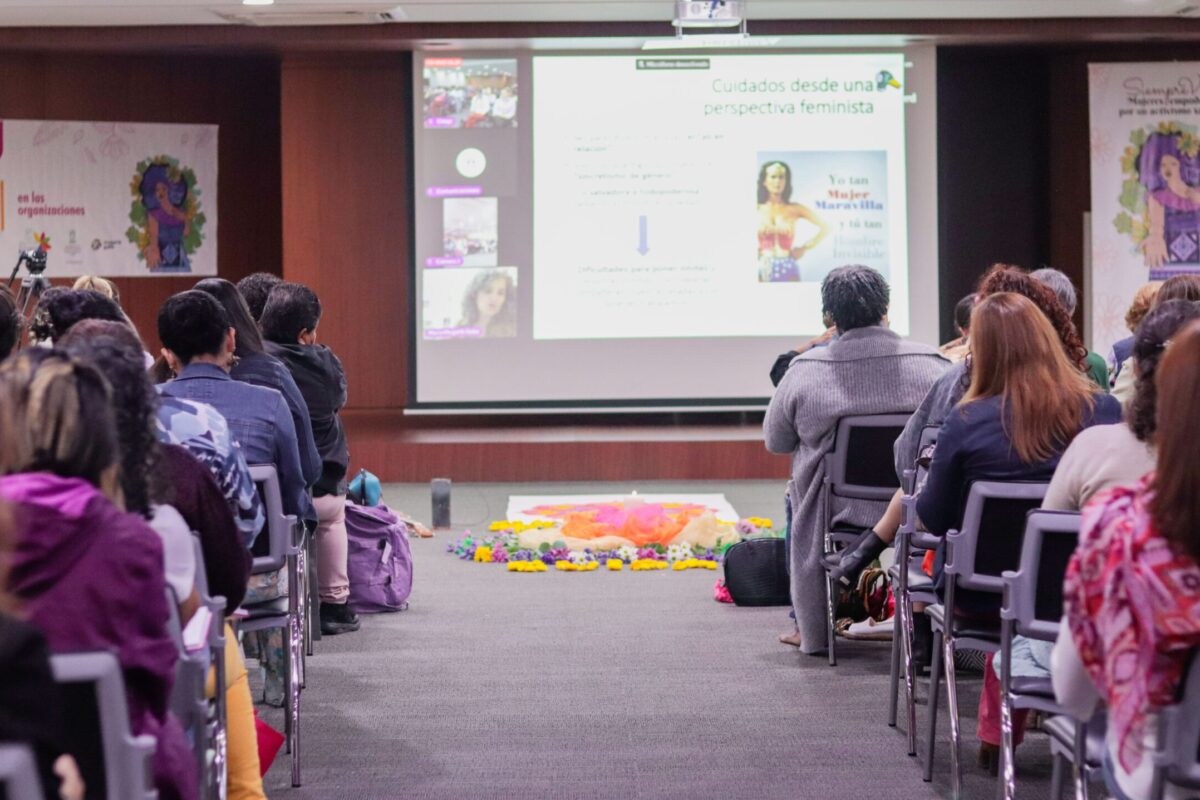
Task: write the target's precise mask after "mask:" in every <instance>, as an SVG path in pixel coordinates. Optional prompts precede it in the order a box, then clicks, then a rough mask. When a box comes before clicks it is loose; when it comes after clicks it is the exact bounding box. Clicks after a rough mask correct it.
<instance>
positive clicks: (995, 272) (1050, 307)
mask: <svg viewBox="0 0 1200 800" xmlns="http://www.w3.org/2000/svg"><path fill="white" fill-rule="evenodd" d="M1000 292H1012V293H1013V294H1019V295H1021V296H1022V297H1025V298H1026V299H1028V300H1030V301H1031V302H1032V303H1033V304H1034V305H1035V306H1037V307H1038V310H1040V311H1041V312H1042V314H1044V315H1045V317H1046V319H1048V320H1050V326H1051V327H1052V328H1054V331H1055V333H1056V334H1057V335H1058V340H1059V342H1060V343H1061V345H1062V348H1063V352H1065V353H1066V354H1067V358H1068V359H1069V360H1070V361H1071V363H1073V364H1074V365H1075V367H1076V368H1077V369H1078V370H1080V371H1081V372H1082V371H1084V370H1086V359H1087V354H1088V351H1087V348H1086V347H1084V346H1083V340H1082V339H1080V338H1079V331H1077V330H1076V329H1075V323H1074V322H1073V321H1072V320H1071V315H1070V314H1069V313H1067V309H1066V308H1065V307H1064V306H1063V304H1062V303H1061V302H1060V301H1059V299H1058V295H1056V294H1055V293H1054V290H1053V289H1051V288H1050V287H1049V286H1048V285H1047V284H1045V283H1042V282H1041V281H1039V280H1037V279H1035V278H1034V277H1033V275H1032V274H1031V273H1029V272H1026V271H1025V270H1023V269H1021V268H1020V267H1016V266H1013V265H1012V264H994V265H992V268H991V269H989V270H988V271H987V272H986V273H985V274H984V276H983V278H982V279H981V280H980V282H979V289H978V290H977V292H976V296H977V298H978V300H983V299H984V298H985V297H988V296H989V295H993V294H998V293H1000Z"/></svg>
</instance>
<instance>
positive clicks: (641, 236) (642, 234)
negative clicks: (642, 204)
mask: <svg viewBox="0 0 1200 800" xmlns="http://www.w3.org/2000/svg"><path fill="white" fill-rule="evenodd" d="M646 239H647V236H646V215H645V214H642V215H641V216H640V217H638V248H637V250H638V252H639V253H641V254H642V255H646V253H649V252H650V245H648V244H647V243H646Z"/></svg>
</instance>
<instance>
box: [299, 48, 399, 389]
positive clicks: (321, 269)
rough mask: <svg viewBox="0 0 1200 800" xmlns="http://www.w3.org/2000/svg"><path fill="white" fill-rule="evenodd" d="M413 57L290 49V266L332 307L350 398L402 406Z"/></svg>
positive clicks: (325, 336)
mask: <svg viewBox="0 0 1200 800" xmlns="http://www.w3.org/2000/svg"><path fill="white" fill-rule="evenodd" d="M409 70H410V67H409V58H408V56H407V55H399V56H388V57H383V58H382V59H378V58H377V59H373V60H367V61H354V60H351V59H347V58H344V57H339V58H337V59H332V58H330V59H324V60H322V59H316V60H308V59H303V60H285V61H284V64H283V68H282V77H281V108H282V120H283V131H282V153H283V174H282V177H283V274H284V277H286V278H287V279H288V280H295V281H299V282H301V283H305V284H308V285H309V286H311V287H312V288H313V290H314V291H316V292H317V295H318V296H319V297H320V298H321V304H322V307H323V309H324V311H323V315H322V319H321V325H320V327H319V329H318V336H319V337H320V339H321V340H322V341H324V342H325V343H327V344H329V345H330V346H331V347H332V348H333V349H334V351H335V352H336V353H337V354H338V355H339V356H340V357H341V359H342V363H343V364H344V365H345V367H346V373H347V377H348V379H349V382H350V408H352V409H380V408H401V407H403V406H404V404H405V402H406V400H407V384H408V330H409V320H408V315H409V294H408V291H409V283H410V278H409V272H410V271H411V266H410V263H409V261H410V255H409V250H410V248H409V213H410V212H409V195H410V192H411V188H410V185H411V181H410V179H409V164H408V159H409V155H408V151H409V141H408V137H409V131H410V128H411V124H410V118H411V115H410V111H409V105H410V103H409V90H408V88H407V87H408V82H409V80H410V71H409Z"/></svg>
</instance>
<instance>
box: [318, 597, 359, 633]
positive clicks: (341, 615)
mask: <svg viewBox="0 0 1200 800" xmlns="http://www.w3.org/2000/svg"><path fill="white" fill-rule="evenodd" d="M359 627H360V623H359V621H358V615H357V614H355V613H354V612H353V611H352V610H350V606H348V605H346V604H345V603H321V635H322V636H337V635H338V634H339V633H353V632H354V631H356V630H358V629H359Z"/></svg>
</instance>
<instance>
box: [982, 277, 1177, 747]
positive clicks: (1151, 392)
mask: <svg viewBox="0 0 1200 800" xmlns="http://www.w3.org/2000/svg"><path fill="white" fill-rule="evenodd" d="M1197 318H1200V304H1198V303H1191V302H1189V301H1186V300H1169V301H1167V302H1166V303H1163V304H1162V305H1160V306H1158V307H1156V308H1155V309H1154V310H1153V311H1151V312H1150V314H1148V315H1147V316H1146V317H1145V318H1144V319H1143V321H1142V324H1141V325H1139V326H1138V329H1137V335H1136V336H1135V337H1134V345H1133V349H1132V357H1133V360H1134V364H1133V366H1131V367H1129V369H1130V370H1131V371H1133V372H1134V373H1135V374H1136V375H1137V381H1138V382H1137V394H1136V395H1135V396H1134V400H1133V402H1132V403H1130V404H1128V405H1127V406H1125V412H1124V416H1125V421H1124V422H1121V423H1119V424H1116V425H1096V426H1093V427H1091V428H1088V429H1087V430H1085V431H1081V432H1080V434H1079V435H1078V436H1076V437H1075V439H1074V441H1072V442H1071V445H1070V447H1068V448H1067V449H1066V451H1065V452H1064V453H1063V455H1062V458H1061V459H1060V460H1059V462H1058V468H1057V469H1055V471H1054V477H1053V478H1051V480H1050V487H1049V488H1048V489H1047V491H1046V497H1045V499H1044V500H1043V501H1042V506H1043V508H1047V509H1050V510H1053V511H1079V510H1080V509H1081V508H1083V506H1084V505H1085V504H1086V503H1087V502H1088V501H1089V500H1091V498H1092V497H1093V496H1095V495H1097V494H1099V493H1100V492H1103V491H1107V490H1108V489H1112V488H1113V487H1116V486H1132V485H1133V484H1135V483H1137V481H1138V480H1140V479H1141V478H1142V477H1143V476H1144V475H1145V474H1146V473H1148V472H1152V471H1153V470H1154V463H1155V456H1154V444H1153V439H1154V430H1155V405H1156V403H1157V397H1158V395H1157V392H1156V391H1155V388H1154V376H1155V373H1156V371H1157V368H1158V362H1159V359H1160V358H1161V357H1162V353H1163V348H1164V347H1165V346H1166V343H1167V342H1169V341H1170V340H1171V337H1172V336H1174V335H1175V333H1176V331H1178V330H1179V329H1180V328H1182V327H1183V326H1184V325H1186V324H1187V323H1188V322H1190V321H1191V320H1194V319H1197ZM1050 650H1051V645H1050V643H1049V642H1041V641H1033V640H1030V639H1026V638H1025V637H1023V636H1017V637H1014V639H1013V664H1012V674H1013V675H1014V676H1016V677H1026V678H1045V677H1049V676H1050ZM993 668H994V669H995V672H996V676H997V677H999V674H1000V661H999V659H998V658H997V659H995V660H994V662H993ZM990 686H991V684H990V683H989V684H988V687H990ZM999 702H1000V698H999V696H998V695H997V696H996V697H994V698H993V697H989V698H988V703H989V704H992V703H994V704H999ZM989 707H990V708H991V707H997V706H995V705H990V706H989ZM1013 722H1014V729H1015V731H1017V732H1018V733H1019V732H1020V731H1022V730H1023V729H1024V722H1025V715H1024V714H1017V715H1015V717H1014V720H1013Z"/></svg>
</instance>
